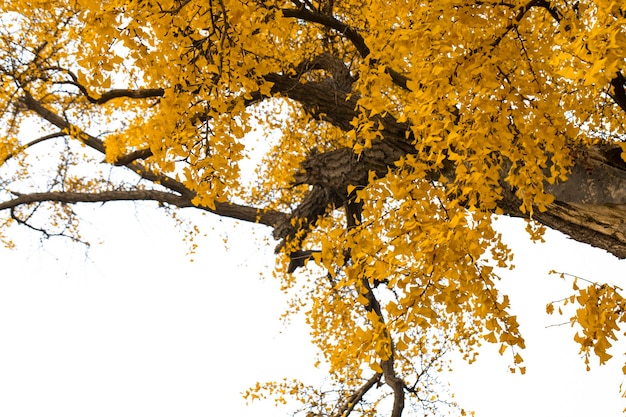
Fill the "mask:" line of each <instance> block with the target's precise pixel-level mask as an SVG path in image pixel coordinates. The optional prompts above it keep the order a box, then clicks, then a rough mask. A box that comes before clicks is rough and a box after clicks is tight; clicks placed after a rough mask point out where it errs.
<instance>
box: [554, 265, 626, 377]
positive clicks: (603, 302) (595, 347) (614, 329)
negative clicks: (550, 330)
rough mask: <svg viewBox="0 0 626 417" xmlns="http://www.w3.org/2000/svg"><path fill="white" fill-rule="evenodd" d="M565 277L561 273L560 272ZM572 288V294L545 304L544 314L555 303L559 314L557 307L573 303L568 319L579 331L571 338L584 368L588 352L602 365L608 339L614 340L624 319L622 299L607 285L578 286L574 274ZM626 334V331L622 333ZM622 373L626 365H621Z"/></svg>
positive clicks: (625, 304) (607, 356) (624, 301)
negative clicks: (576, 345) (576, 344)
mask: <svg viewBox="0 0 626 417" xmlns="http://www.w3.org/2000/svg"><path fill="white" fill-rule="evenodd" d="M560 276H561V278H565V274H560ZM572 287H573V289H574V291H576V294H573V295H571V296H569V297H567V298H564V299H563V300H560V301H556V302H552V303H549V304H548V305H547V306H546V311H547V313H548V314H553V313H554V312H555V305H556V306H557V311H558V313H559V314H563V310H562V308H561V306H566V305H568V304H571V305H575V306H577V308H576V311H575V313H574V315H573V316H572V317H571V318H570V322H571V324H572V327H574V326H576V327H577V328H579V329H580V330H579V331H578V332H576V334H575V335H574V341H576V343H578V344H579V345H580V353H581V354H582V355H583V356H584V358H585V365H587V370H589V369H590V367H589V360H590V356H591V353H593V354H594V355H595V356H596V357H597V358H598V359H599V361H600V365H604V364H605V363H606V362H607V361H608V360H609V359H611V357H612V355H611V354H609V349H610V348H611V346H612V341H616V340H617V337H618V333H619V332H620V326H621V325H622V324H621V323H624V322H626V314H625V311H626V299H625V298H624V297H623V296H622V295H621V293H620V292H621V291H622V289H621V288H619V287H616V286H611V285H607V284H597V283H592V282H588V281H587V282H586V285H584V286H582V287H579V279H578V278H576V277H574V279H573V283H572ZM624 335H626V333H624ZM623 371H624V373H625V374H626V366H624V367H623Z"/></svg>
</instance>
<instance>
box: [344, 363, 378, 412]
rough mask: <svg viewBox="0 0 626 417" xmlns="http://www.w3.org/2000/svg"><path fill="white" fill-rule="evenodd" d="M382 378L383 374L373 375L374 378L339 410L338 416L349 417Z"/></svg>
mask: <svg viewBox="0 0 626 417" xmlns="http://www.w3.org/2000/svg"><path fill="white" fill-rule="evenodd" d="M381 376H382V374H379V373H376V374H374V375H372V377H371V378H370V379H368V380H367V382H366V383H365V384H364V385H363V386H362V387H361V388H359V389H358V390H356V391H355V392H354V394H352V395H351V396H350V398H348V400H347V401H346V402H345V404H344V405H343V406H342V407H341V408H340V409H339V412H338V413H337V415H338V416H341V417H348V416H349V415H350V413H351V412H352V410H354V407H356V406H357V404H358V403H359V402H360V401H361V400H362V399H363V397H364V396H365V394H367V392H368V391H369V390H370V389H372V387H373V386H374V385H376V384H377V383H378V382H379V381H380V378H381Z"/></svg>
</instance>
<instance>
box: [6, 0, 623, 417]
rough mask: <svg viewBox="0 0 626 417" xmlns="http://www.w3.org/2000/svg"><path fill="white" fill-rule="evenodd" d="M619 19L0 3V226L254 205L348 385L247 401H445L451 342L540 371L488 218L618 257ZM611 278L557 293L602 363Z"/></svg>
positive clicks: (475, 11)
mask: <svg viewBox="0 0 626 417" xmlns="http://www.w3.org/2000/svg"><path fill="white" fill-rule="evenodd" d="M625 28H626V10H625V8H624V6H623V5H622V2H621V1H619V0H552V1H549V0H494V1H482V0H438V1H431V0H415V1H414V0H403V1H393V2H389V1H381V0H365V1H358V2H356V1H352V0H341V1H340V0H337V1H334V0H322V1H315V0H283V1H281V0H204V1H198V0H106V1H94V0H47V1H43V0H11V1H8V0H2V1H0V82H1V83H2V89H1V90H0V111H1V116H0V117H1V118H2V130H1V131H2V134H1V136H0V163H1V164H2V165H1V167H0V169H1V175H0V196H1V197H0V198H1V202H0V211H1V215H2V217H1V220H0V221H1V225H2V227H1V229H0V231H1V233H2V234H1V236H0V237H1V239H2V242H3V243H4V245H6V246H7V247H12V246H13V244H12V240H11V233H12V231H13V230H14V228H15V227H26V228H29V229H32V230H34V231H35V232H37V233H41V234H43V235H44V236H46V237H51V236H66V237H68V238H70V239H74V240H76V241H81V236H80V222H79V218H78V217H77V216H76V213H75V211H74V207H75V206H76V205H77V204H79V203H90V202H109V201H140V200H143V201H146V200H147V201H154V202H157V203H158V204H159V206H160V207H163V208H165V209H166V210H168V212H169V213H171V214H172V215H174V216H177V212H178V211H177V209H182V208H194V209H196V210H200V211H205V212H210V213H213V214H215V215H217V216H226V217H231V218H236V219H239V220H241V221H246V222H254V223H260V224H263V225H265V226H267V227H269V228H271V229H272V233H273V236H274V238H275V239H276V241H277V243H276V253H277V259H278V262H277V266H276V276H277V278H278V279H280V280H281V282H282V285H283V287H284V289H285V290H286V291H292V290H294V291H295V293H296V296H295V298H294V299H293V302H292V303H291V304H290V306H289V311H290V312H296V311H303V312H304V314H305V315H306V317H307V322H308V324H309V325H310V327H311V335H312V340H313V342H314V344H315V345H316V346H317V347H318V348H319V352H320V357H319V360H320V361H321V362H323V363H324V364H325V366H327V367H328V372H329V380H330V381H331V382H332V385H333V388H332V390H328V391H327V392H320V391H319V390H316V389H315V388H314V387H307V386H305V385H304V384H302V383H301V382H299V381H293V382H288V381H279V382H276V383H267V384H264V383H260V384H259V385H257V386H256V387H253V388H252V389H251V390H250V391H248V392H247V393H246V395H247V397H248V398H250V399H254V398H260V397H264V396H266V395H268V394H270V395H273V396H275V398H277V399H278V400H279V401H283V400H287V397H290V396H291V397H293V399H294V400H295V401H297V402H300V403H301V404H302V407H301V410H302V412H303V413H304V414H305V415H306V414H309V415H324V416H327V415H328V416H331V415H332V416H348V415H362V416H374V415H383V414H384V415H390V416H392V417H398V416H400V415H402V414H403V412H404V411H406V410H409V409H410V407H409V406H416V407H423V408H424V409H425V410H434V411H436V410H437V407H438V404H439V403H438V400H439V399H438V398H437V390H436V389H434V388H433V385H432V383H431V382H432V379H433V377H434V376H433V375H434V374H436V373H437V371H438V370H440V369H442V367H443V366H444V364H445V362H444V361H443V360H442V356H443V354H444V353H445V352H446V351H448V350H450V349H458V350H460V351H461V352H462V353H463V354H464V355H465V356H466V358H467V359H468V360H472V359H473V357H474V355H475V354H476V351H477V348H478V346H480V344H481V343H482V342H489V343H494V344H497V345H499V346H500V353H501V354H505V353H506V354H510V355H511V368H512V370H520V371H521V372H522V373H523V372H524V366H523V359H522V356H521V353H520V351H521V349H523V348H524V339H523V337H522V335H521V334H520V332H519V329H518V324H517V321H516V317H515V316H514V315H513V314H512V312H511V310H510V308H509V299H508V297H507V295H506V294H502V293H501V292H500V291H498V288H497V286H496V283H497V281H498V276H497V274H496V271H497V268H498V267H499V268H501V267H510V266H511V265H512V253H511V251H510V250H509V249H508V248H507V247H506V245H504V244H503V242H502V241H501V235H500V234H499V233H498V232H497V231H495V230H494V228H493V226H492V221H493V219H494V216H497V215H509V216H516V217H523V218H525V219H527V225H528V226H527V229H528V232H529V237H530V238H531V239H536V240H539V239H541V234H542V231H543V230H544V228H545V227H550V228H553V229H556V230H559V231H561V232H563V233H565V234H567V235H569V236H570V237H572V238H573V239H576V240H578V241H580V242H583V243H586V244H589V245H593V246H596V247H599V248H602V249H604V250H606V251H608V252H610V253H612V254H614V255H615V256H616V257H619V258H624V257H626V162H625V159H626V158H625V156H626V142H625V140H626V125H625V122H626V91H625V86H626V78H625V74H626V29H625ZM270 137H272V138H274V139H270ZM255 148H259V149H265V150H266V153H265V154H264V155H263V156H262V157H259V158H258V160H256V161H255V162H256V163H257V165H256V166H257V171H256V175H255V176H254V178H253V179H250V178H249V177H248V176H246V175H244V174H242V171H241V164H242V162H243V160H244V159H245V158H248V157H250V155H257V154H258V152H255V151H253V149H255ZM42 152H44V153H43V154H45V157H42V156H41V155H42ZM189 227H190V229H189V230H188V232H190V233H192V234H193V232H194V231H195V230H197V227H198V226H189ZM601 279H602V277H598V280H599V281H598V282H594V283H591V285H580V288H579V287H578V286H576V285H575V288H574V291H575V293H574V294H573V295H572V296H571V297H570V298H567V299H565V300H563V301H561V302H555V303H553V304H550V305H549V306H548V312H553V311H554V310H555V308H557V309H558V310H559V311H563V310H562V309H561V304H560V303H567V304H570V305H574V306H576V307H575V311H574V313H573V315H572V318H571V320H572V324H573V325H575V326H576V329H577V330H578V332H577V333H576V336H575V341H576V342H578V343H579V344H580V347H581V352H583V353H584V354H585V355H586V358H587V361H588V360H589V355H591V354H592V353H593V354H595V355H597V356H598V357H599V359H600V362H602V363H604V362H605V361H606V360H607V359H608V358H609V357H610V355H609V353H608V348H609V347H610V345H611V343H610V341H611V340H613V339H615V338H616V337H617V336H618V335H619V332H620V330H619V329H620V324H621V323H622V322H623V321H624V320H626V315H625V313H624V308H626V307H625V305H626V301H624V299H623V298H622V296H621V295H620V291H619V288H617V287H611V286H608V285H604V284H602V283H601V282H600V280H601ZM625 369H626V368H625ZM405 414H406V413H405Z"/></svg>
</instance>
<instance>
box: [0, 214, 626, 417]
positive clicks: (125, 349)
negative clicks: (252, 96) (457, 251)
mask: <svg viewBox="0 0 626 417" xmlns="http://www.w3.org/2000/svg"><path fill="white" fill-rule="evenodd" d="M150 207H152V206H151V205H148V204H142V205H139V206H138V208H134V206H132V205H130V204H119V203H118V204H113V203H111V204H105V205H103V206H92V207H91V208H89V209H86V210H84V212H85V219H86V220H88V221H89V222H90V226H89V227H88V229H89V233H88V237H89V238H90V239H91V240H92V241H94V243H95V244H94V245H93V246H92V248H91V249H90V251H89V252H88V254H87V256H86V255H85V251H84V249H83V248H81V247H79V246H75V245H68V244H67V242H61V241H58V242H54V241H52V242H47V243H45V244H44V246H43V247H39V246H37V245H36V242H37V240H36V239H34V240H33V239H32V238H29V237H28V236H26V235H24V234H22V233H20V234H19V235H18V237H19V239H18V244H19V246H18V249H17V250H16V251H8V250H4V249H2V250H0V261H1V263H2V266H3V268H2V274H1V276H0V337H1V339H0V416H8V417H13V416H15V417H17V416H29V417H31V416H57V415H58V416H61V415H62V416H64V417H74V416H75V417H79V416H80V417H97V416H115V417H126V416H129V417H130V416H133V417H137V416H151V417H160V416H185V417H193V416H213V415H231V416H244V415H245V416H255V417H265V416H272V417H275V416H285V415H286V414H285V411H286V410H275V409H274V408H273V406H272V404H271V403H268V404H266V405H264V406H259V407H255V408H246V407H245V403H244V401H243V400H242V398H241V395H240V393H241V392H242V391H243V390H245V389H246V388H247V387H249V386H251V385H253V384H254V383H255V381H259V380H260V381H264V380H270V379H280V378H282V377H301V376H303V377H304V378H305V379H306V380H308V381H310V382H316V381H320V378H321V375H319V373H317V374H316V372H315V371H312V365H311V364H312V362H313V357H314V350H313V348H312V347H311V346H310V345H309V344H308V335H307V330H306V328H305V327H304V326H303V325H302V323H301V322H297V321H296V322H295V323H293V324H292V325H291V326H284V325H283V324H282V323H281V322H280V321H279V315H280V313H281V312H282V310H283V307H284V301H285V297H284V296H283V295H282V294H281V293H280V292H279V290H278V283H277V282H275V281H274V280H273V279H272V278H271V276H270V272H269V271H271V268H272V264H273V257H272V251H273V244H274V242H272V241H270V242H269V245H268V244H266V243H265V242H266V240H265V238H266V234H267V231H268V230H266V229H265V228H263V227H249V226H246V225H240V226H237V227H235V226H234V225H233V222H231V221H228V220H219V219H217V218H216V217H214V216H203V217H200V216H197V217H198V218H199V220H198V224H199V226H200V227H201V228H202V230H203V231H204V232H205V233H206V234H207V236H205V237H201V238H199V240H198V241H197V242H198V243H199V245H200V247H199V250H198V252H197V253H196V255H195V256H194V257H193V259H194V261H193V262H190V260H189V259H190V258H189V257H188V256H187V255H186V250H187V248H186V246H185V245H184V244H182V243H181V241H182V239H181V237H182V234H181V233H179V232H177V231H176V228H175V226H174V224H173V223H172V222H170V221H167V220H166V219H165V218H164V216H162V215H160V214H158V212H156V211H155V210H153V209H151V208H150ZM502 227H503V228H505V229H506V230H507V236H508V239H509V241H510V242H511V243H513V244H514V248H515V249H516V252H517V256H516V263H517V268H516V269H515V270H514V271H510V272H507V273H506V274H505V276H504V279H503V281H502V287H503V288H505V289H506V290H507V291H509V293H510V296H511V299H512V306H513V310H514V312H515V313H516V314H518V316H519V321H520V323H521V326H522V331H523V332H524V335H525V337H526V340H527V346H528V349H527V350H526V351H525V352H522V355H523V356H524V358H525V359H526V362H527V363H526V365H527V369H528V371H527V375H525V376H520V375H510V374H509V373H508V370H507V369H508V365H509V364H510V362H509V359H510V358H509V357H507V356H505V357H503V358H500V357H499V356H498V354H497V352H496V351H495V349H491V348H490V347H487V348H486V349H485V351H484V353H483V354H482V355H481V358H480V359H479V361H478V363H477V364H475V365H471V366H468V365H464V364H463V363H462V362H460V361H459V362H458V363H457V364H456V365H455V371H454V372H453V373H452V374H451V375H450V378H451V381H452V384H453V385H452V387H453V390H454V391H455V392H456V393H457V399H458V400H459V402H460V403H461V404H462V405H464V406H465V407H466V408H468V409H474V410H475V411H476V412H477V414H476V415H477V416H479V417H501V416H503V415H506V416H507V417H522V416H524V417H526V416H551V417H558V416H563V417H565V416H567V417H589V416H590V415H591V416H618V415H620V414H621V410H622V409H623V408H624V407H626V402H625V401H623V400H620V398H619V393H618V387H619V384H620V383H621V382H622V379H623V378H622V376H621V367H622V366H623V362H624V356H623V355H622V354H621V353H620V352H623V351H625V350H626V348H623V349H622V350H621V351H618V352H615V353H614V355H615V357H614V359H613V360H612V361H610V362H609V364H608V365H607V366H604V367H602V368H599V369H598V367H597V366H594V370H593V371H592V372H591V373H587V372H585V370H584V368H585V367H584V364H583V362H582V360H581V359H580V358H579V356H578V353H577V352H578V349H577V348H576V346H575V345H574V343H573V341H572V336H573V333H572V329H571V328H570V327H569V326H561V327H548V328H546V326H547V325H550V324H555V323H558V322H560V321H562V318H559V317H556V316H546V315H545V304H546V303H547V302H548V301H551V300H555V299H560V298H563V297H564V296H567V295H569V294H570V293H571V282H569V281H567V282H563V281H562V280H560V279H559V278H558V277H556V276H549V275H548V274H547V272H548V271H549V270H550V269H556V270H560V271H563V272H569V273H572V274H579V275H580V276H582V277H585V278H588V279H596V280H601V279H603V278H608V279H609V280H610V281H612V282H619V281H622V280H623V278H624V275H625V274H624V273H625V272H626V264H625V263H624V261H617V260H615V259H614V258H613V257H612V256H609V255H606V254H604V253H603V252H602V251H599V250H594V249H590V248H587V247H585V246H583V245H579V244H576V243H575V242H572V241H569V240H567V239H564V238H563V237H562V236H560V235H559V234H558V233H553V232H549V233H548V235H547V236H546V237H547V240H548V243H546V244H543V245H532V244H530V243H528V240H527V238H526V236H525V235H524V232H523V225H522V224H521V223H519V222H510V221H507V222H502ZM98 239H99V240H101V241H102V242H103V243H102V244H97V240H98ZM263 273H265V276H266V278H265V279H261V275H262V274H263Z"/></svg>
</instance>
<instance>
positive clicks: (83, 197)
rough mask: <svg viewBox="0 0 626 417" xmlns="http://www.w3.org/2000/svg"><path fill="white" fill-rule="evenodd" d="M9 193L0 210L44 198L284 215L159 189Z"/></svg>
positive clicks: (271, 221)
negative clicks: (209, 203) (200, 202)
mask: <svg viewBox="0 0 626 417" xmlns="http://www.w3.org/2000/svg"><path fill="white" fill-rule="evenodd" d="M13 194H15V195H16V196H17V197H16V198H14V199H11V200H8V201H4V202H0V210H7V209H13V208H15V207H17V206H21V205H25V204H32V203H40V202H44V201H48V202H56V203H63V204H75V203H103V202H109V201H157V202H160V203H164V204H170V205H172V206H176V207H180V208H185V207H196V208H199V209H201V210H204V211H208V212H210V213H214V214H217V215H219V216H224V217H230V218H234V219H237V220H242V221H246V222H250V223H260V224H263V225H266V226H270V227H273V226H274V225H275V224H276V223H278V222H279V221H280V220H282V219H284V218H285V217H286V215H285V214H284V213H281V212H279V211H275V210H264V209H260V208H255V207H250V206H244V205H240V204H234V203H227V202H215V208H214V209H213V208H210V207H206V206H194V205H193V203H192V202H191V199H190V198H187V197H186V196H182V195H178V194H175V193H171V192H167V191H159V190H113V191H100V192H92V193H88V192H87V193H85V192H69V191H48V192H40V193H28V194H22V193H18V192H15V191H14V192H13Z"/></svg>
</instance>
